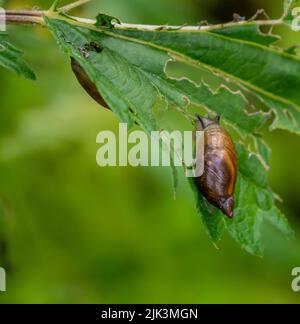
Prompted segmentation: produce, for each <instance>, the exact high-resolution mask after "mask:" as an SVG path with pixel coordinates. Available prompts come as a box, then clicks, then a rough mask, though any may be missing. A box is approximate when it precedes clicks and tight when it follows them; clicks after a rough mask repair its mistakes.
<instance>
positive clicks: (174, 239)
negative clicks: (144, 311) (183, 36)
mask: <svg viewBox="0 0 300 324" xmlns="http://www.w3.org/2000/svg"><path fill="white" fill-rule="evenodd" d="M2 3H4V5H6V6H7V7H10V8H21V7H22V8H32V7H33V6H39V7H42V8H47V7H49V6H50V4H51V1H45V0H43V1H33V0H31V1H25V0H24V1H20V0H19V1H18V0H15V1H14V0H11V1H2ZM262 7H263V8H265V9H267V11H268V13H270V15H272V16H274V17H277V16H279V15H280V13H281V1H272V0H264V1H258V0H247V1H246V0H244V1H238V0H230V1H222V0H210V1H209V0H201V1H200V0H184V1H183V0H153V1H147V0H95V1H94V2H92V3H91V4H90V5H89V6H87V7H85V8H84V9H81V10H77V13H78V14H82V15H86V16H95V15H96V13H97V12H99V11H101V12H105V13H108V14H111V15H113V16H117V17H119V18H120V19H121V20H122V21H126V22H135V23H157V24H165V23H169V24H183V23H185V22H187V23H190V24H196V23H197V22H198V21H201V20H204V19H208V20H209V21H211V22H221V21H224V22H225V21H228V20H230V19H231V17H232V13H233V12H238V13H240V14H241V15H242V16H247V17H250V16H252V15H253V14H254V13H255V11H256V10H257V9H260V8H262ZM278 32H279V33H280V34H281V35H282V36H283V39H282V41H281V45H282V46H289V45H290V44H296V43H299V39H300V37H299V35H300V34H299V33H298V34H297V33H291V32H289V31H288V29H287V28H280V29H278ZM9 33H10V38H11V39H12V40H14V43H15V44H16V45H17V46H18V47H20V48H22V49H23V50H24V52H25V56H26V58H27V60H28V61H29V62H30V64H31V66H32V67H33V69H34V70H35V72H36V74H37V76H38V81H37V82H32V81H28V80H24V79H22V78H19V77H17V76H15V75H13V74H11V73H9V72H6V71H5V70H3V69H1V71H0V73H1V74H0V75H1V77H0V98H1V101H0V193H1V195H0V199H1V201H2V202H3V205H4V207H5V208H4V209H2V210H0V246H1V249H0V266H4V267H5V268H6V269H7V270H8V281H7V292H6V293H0V302H5V303H298V302H300V294H299V293H293V292H292V291H291V288H290V285H291V279H292V277H291V271H292V268H294V267H296V266H300V240H299V233H300V202H299V192H300V173H299V169H298V167H299V162H300V151H299V148H300V138H299V137H297V136H295V135H292V134H288V133H284V132H279V131H277V132H273V133H269V134H267V135H266V138H267V140H268V142H269V143H270V145H271V147H272V150H273V158H272V170H271V174H270V182H271V184H272V186H273V188H274V190H275V191H276V192H277V193H278V194H279V195H280V196H281V197H282V198H283V204H282V206H281V208H282V209H283V210H284V211H285V213H286V214H287V216H288V217H289V220H290V222H291V223H292V226H293V227H294V229H295V230H296V234H297V239H296V240H295V241H293V242H288V241H286V240H285V239H284V238H283V237H282V236H281V235H280V234H279V233H277V232H276V231H275V230H273V229H272V228H271V227H266V229H265V233H264V240H265V245H266V251H265V257H264V258H263V259H258V258H255V257H252V256H250V255H248V254H247V253H246V252H244V251H242V250H240V248H239V247H238V245H236V244H235V243H234V242H233V241H232V240H231V239H230V238H229V237H228V236H225V237H224V239H223V241H222V242H221V244H220V249H219V250H217V249H216V248H215V247H214V246H213V245H212V244H211V243H210V242H209V239H208V237H207V235H206V233H205V231H204V229H203V226H202V224H201V221H200V219H199V217H198V216H197V213H196V212H195V210H194V201H193V195H192V194H191V192H190V189H189V188H188V186H187V185H186V183H185V181H184V179H181V185H180V189H179V192H178V196H177V200H176V201H174V200H173V193H172V188H171V179H170V172H169V170H167V169H159V168H157V169H155V168H154V169H152V168H136V169H134V168H99V167H98V166H97V165H96V161H95V156H96V150H97V146H96V143H95V139H96V135H97V134H98V132H99V131H101V130H116V129H117V128H118V120H117V119H116V117H115V116H114V115H113V114H112V113H110V112H109V111H106V110H104V109H100V108H99V107H98V106H97V104H96V103H95V102H93V101H92V100H91V99H90V98H89V97H88V96H87V95H86V94H85V93H84V91H83V90H82V89H81V88H80V86H79V85H78V84H77V82H76V81H75V78H74V77H73V76H72V73H71V71H70V67H69V62H68V59H67V58H66V57H64V55H63V54H61V52H60V51H59V49H58V48H57V46H56V44H55V42H54V41H53V39H52V37H51V35H50V34H49V33H48V32H47V31H46V30H43V29H42V28H36V27H17V28H16V27H10V28H9ZM185 72H187V73H189V74H191V73H192V77H193V78H194V79H195V80H200V79H201V78H202V77H205V75H202V74H200V72H199V71H198V72H195V71H193V72H190V71H188V70H185V69H184V68H182V67H178V68H177V67H176V66H173V65H172V73H174V74H179V73H181V74H185Z"/></svg>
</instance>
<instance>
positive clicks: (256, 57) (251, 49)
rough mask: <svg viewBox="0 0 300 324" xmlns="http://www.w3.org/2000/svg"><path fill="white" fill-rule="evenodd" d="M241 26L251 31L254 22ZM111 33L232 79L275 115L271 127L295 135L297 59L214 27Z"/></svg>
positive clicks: (299, 100) (298, 126)
mask: <svg viewBox="0 0 300 324" xmlns="http://www.w3.org/2000/svg"><path fill="white" fill-rule="evenodd" d="M241 26H243V27H244V28H248V29H251V28H252V29H253V28H254V27H253V26H255V22H252V23H247V22H246V23H244V24H243V25H241ZM251 26H252V27H251ZM239 28H241V27H239ZM115 34H117V35H118V36H119V37H122V38H123V39H124V38H126V39H128V40H132V41H134V42H139V43H142V44H145V45H148V46H152V47H154V48H158V49H160V50H164V51H168V52H169V53H170V54H171V55H172V56H174V57H175V58H176V59H179V60H181V61H184V62H187V63H191V64H193V65H195V66H197V65H198V66H201V67H204V68H206V69H208V70H210V71H212V72H214V73H217V74H218V75H221V76H223V77H225V78H229V79H231V80H233V81H234V82H235V83H236V84H237V85H239V86H240V87H241V88H242V89H246V90H247V91H250V92H252V93H253V94H255V95H256V96H257V97H258V98H260V99H261V100H262V101H264V103H265V104H266V105H267V106H268V107H269V109H270V111H273V112H274V113H275V116H276V119H275V122H274V123H273V126H272V128H273V129H274V128H282V129H286V130H289V131H292V132H296V133H300V92H299V87H300V58H299V57H297V56H293V55H290V54H287V53H285V52H283V51H281V50H278V49H275V48H272V47H270V46H266V45H263V43H262V41H261V40H260V41H259V42H257V39H255V38H253V37H252V38H250V37H249V38H248V40H245V39H241V38H237V35H241V33H235V34H234V35H235V37H232V35H231V34H230V33H228V32H227V33H225V31H224V30H223V31H222V30H221V33H218V32H217V30H216V29H212V31H195V32H186V31H184V32H183V31H141V30H133V29H132V30H114V31H113V32H112V33H111V35H115ZM243 38H244V37H243ZM267 43H268V42H267ZM286 115H288V116H289V117H287V116H286Z"/></svg>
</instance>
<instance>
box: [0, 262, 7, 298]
mask: <svg viewBox="0 0 300 324" xmlns="http://www.w3.org/2000/svg"><path fill="white" fill-rule="evenodd" d="M5 291H6V271H5V269H4V268H1V267H0V292H5Z"/></svg>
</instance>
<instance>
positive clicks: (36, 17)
mask: <svg viewBox="0 0 300 324" xmlns="http://www.w3.org/2000/svg"><path fill="white" fill-rule="evenodd" d="M43 15H44V12H43V11H37V10H31V11H28V10H6V11H5V21H6V22H7V23H8V24H21V25H23V24H25V25H30V24H39V25H42V24H43V23H44V22H43ZM1 17H2V16H1V14H0V20H1Z"/></svg>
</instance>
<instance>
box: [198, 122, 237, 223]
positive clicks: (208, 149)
mask: <svg viewBox="0 0 300 324" xmlns="http://www.w3.org/2000/svg"><path fill="white" fill-rule="evenodd" d="M197 118H198V119H197V122H196V123H197V130H198V131H204V143H205V144H204V145H205V147H204V173H203V175H202V176H201V177H198V178H197V179H196V181H197V186H198V188H199V189H200V191H201V193H202V194H203V196H204V197H205V198H206V199H207V201H208V202H210V203H211V204H212V205H214V206H215V207H217V208H218V209H220V210H222V211H223V213H224V214H225V215H227V216H228V217H230V218H232V217H233V216H234V189H235V183H236V177H237V155H236V151H235V147H234V143H233V141H232V139H231V137H230V135H229V133H228V132H227V131H226V130H225V128H223V127H222V126H221V125H220V117H217V118H215V119H209V118H205V117H200V116H197Z"/></svg>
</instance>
